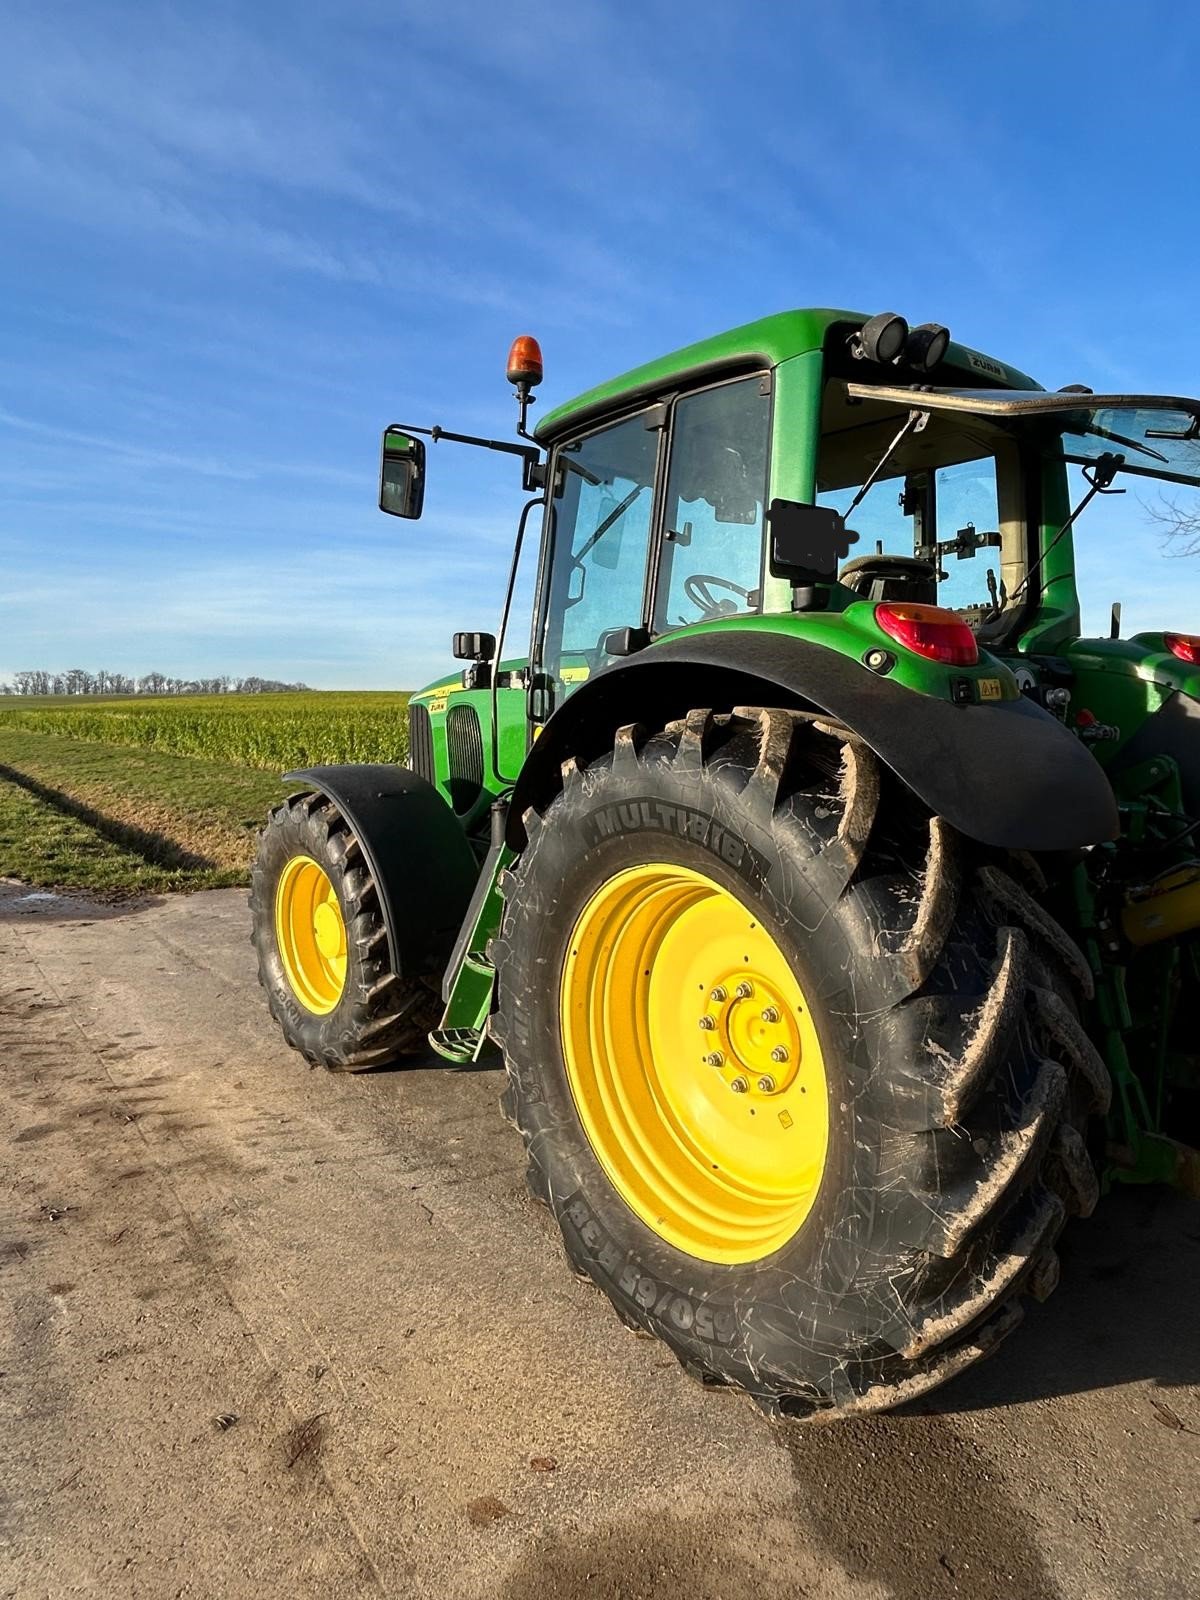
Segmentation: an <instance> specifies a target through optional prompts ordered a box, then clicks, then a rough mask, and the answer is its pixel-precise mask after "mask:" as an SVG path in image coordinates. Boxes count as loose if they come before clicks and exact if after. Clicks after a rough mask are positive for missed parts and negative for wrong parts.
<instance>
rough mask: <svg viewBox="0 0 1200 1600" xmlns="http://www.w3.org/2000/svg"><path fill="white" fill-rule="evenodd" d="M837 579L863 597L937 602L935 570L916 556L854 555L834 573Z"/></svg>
mask: <svg viewBox="0 0 1200 1600" xmlns="http://www.w3.org/2000/svg"><path fill="white" fill-rule="evenodd" d="M838 581H839V582H840V583H844V584H845V585H846V587H847V589H853V590H854V592H855V594H860V595H862V597H863V599H864V600H911V601H914V602H916V603H919V604H921V605H928V606H935V605H937V586H938V580H937V569H936V567H934V565H933V563H932V562H931V561H922V560H920V559H919V558H918V557H917V556H888V555H874V556H855V558H854V560H853V561H847V562H846V564H845V566H844V567H843V568H842V570H841V571H840V572H839V573H838Z"/></svg>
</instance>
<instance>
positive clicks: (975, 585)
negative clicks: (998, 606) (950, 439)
mask: <svg viewBox="0 0 1200 1600" xmlns="http://www.w3.org/2000/svg"><path fill="white" fill-rule="evenodd" d="M936 477H937V501H936V504H937V538H938V604H939V605H941V606H951V607H955V608H958V609H960V610H965V609H967V608H968V607H971V606H980V605H985V604H987V602H988V599H989V589H990V585H989V583H988V581H987V573H988V569H991V573H992V579H993V581H997V580H998V575H999V571H1000V548H999V547H1000V505H999V494H998V491H997V487H996V458H995V456H981V457H980V458H979V460H978V461H960V462H958V463H956V464H955V465H954V466H951V467H938V469H937V474H936Z"/></svg>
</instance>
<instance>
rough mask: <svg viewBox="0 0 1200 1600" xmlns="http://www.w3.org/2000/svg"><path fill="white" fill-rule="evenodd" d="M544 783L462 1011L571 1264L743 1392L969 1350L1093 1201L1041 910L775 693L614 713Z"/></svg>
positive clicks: (1065, 993)
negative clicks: (474, 1001)
mask: <svg viewBox="0 0 1200 1600" xmlns="http://www.w3.org/2000/svg"><path fill="white" fill-rule="evenodd" d="M563 777H564V783H563V789H562V791H561V793H560V794H559V795H558V796H557V797H556V798H555V799H554V800H553V802H552V803H551V804H550V805H549V806H548V808H547V810H546V813H545V815H544V816H539V815H537V814H536V813H534V812H530V813H527V815H526V818H525V822H526V828H527V832H528V835H529V844H528V847H527V849H526V851H525V853H524V855H523V856H522V857H521V859H520V862H519V863H518V865H517V868H516V869H515V871H514V872H512V873H511V874H509V875H507V876H506V878H505V879H504V881H503V888H504V893H505V898H506V911H505V917H504V922H503V925H502V930H501V935H500V937H499V939H498V940H497V941H496V943H495V946H494V950H493V955H494V958H495V962H496V968H497V987H498V1009H497V1012H496V1015H495V1016H494V1018H493V1033H494V1035H495V1036H496V1038H497V1040H498V1042H499V1043H500V1044H501V1046H502V1048H503V1050H504V1053H505V1058H506V1066H507V1070H508V1077H509V1083H508V1088H507V1090H506V1094H505V1109H506V1110H507V1112H508V1114H509V1115H510V1117H511V1118H512V1120H513V1121H514V1122H515V1123H516V1125H517V1127H518V1128H519V1130H520V1132H521V1133H522V1135H523V1137H524V1139H525V1143H526V1147H527V1152H528V1162H529V1169H528V1176H529V1183H530V1187H531V1189H532V1191H533V1192H534V1193H535V1194H536V1195H538V1196H539V1197H540V1198H541V1199H543V1200H545V1201H546V1203H547V1204H549V1206H550V1207H551V1209H552V1210H553V1212H554V1215H555V1217H556V1218H557V1221H558V1223H559V1226H560V1228H561V1230H562V1235H563V1240H564V1243H565V1246H566V1250H567V1254H568V1257H569V1258H570V1260H571V1262H572V1265H573V1266H574V1267H575V1269H576V1270H577V1271H579V1272H580V1273H582V1274H585V1275H587V1276H588V1277H590V1278H592V1279H593V1280H594V1281H595V1282H596V1283H597V1284H598V1285H599V1286H600V1288H601V1289H603V1291H604V1292H605V1294H607V1295H608V1297H609V1299H610V1300H611V1301H612V1303H613V1305H614V1306H615V1308H616V1310H617V1312H618V1314H619V1315H620V1317H621V1318H622V1320H623V1321H624V1322H625V1323H626V1324H627V1326H630V1327H633V1328H639V1329H642V1330H645V1331H648V1332H650V1333H652V1334H654V1335H656V1336H658V1337H659V1338H661V1339H662V1340H663V1341H664V1342H665V1343H667V1344H668V1345H669V1346H670V1347H671V1349H672V1350H673V1351H674V1352H675V1353H676V1355H677V1356H678V1357H679V1359H680V1360H681V1362H683V1364H684V1365H685V1367H686V1368H687V1369H688V1370H689V1371H691V1372H692V1373H693V1374H694V1375H695V1376H697V1377H699V1378H701V1379H703V1380H704V1381H706V1382H709V1383H716V1384H735V1385H738V1386H740V1387H742V1388H743V1389H746V1390H748V1391H749V1392H750V1393H751V1394H752V1396H753V1397H754V1398H755V1400H756V1401H757V1402H758V1403H759V1404H760V1405H761V1406H762V1407H763V1408H764V1409H765V1410H767V1411H768V1412H769V1413H771V1414H772V1415H776V1416H779V1415H797V1416H800V1415H820V1416H826V1417H827V1416H832V1415H836V1414H845V1413H850V1412H856V1411H858V1412H861V1411H871V1410H882V1409H887V1408H889V1407H891V1406H894V1405H897V1404H899V1403H901V1402H902V1401H904V1400H907V1399H910V1398H912V1397H914V1396H915V1395H917V1394H920V1393H922V1392H924V1391H926V1390H928V1389H931V1388H933V1387H935V1386H936V1385H937V1384H940V1383H942V1382H944V1381H945V1380H946V1379H947V1378H949V1377H952V1376H953V1375H954V1374H955V1373H956V1372H958V1371H960V1370H961V1369H962V1368H963V1367H965V1366H967V1365H969V1364H970V1363H971V1362H973V1361H974V1360H976V1359H978V1358H979V1357H980V1356H982V1355H984V1354H986V1353H987V1352H988V1351H990V1350H991V1349H992V1348H993V1347H994V1346H995V1345H996V1344H997V1343H998V1342H999V1340H1000V1339H1001V1338H1002V1337H1004V1335H1005V1334H1006V1333H1007V1332H1009V1331H1010V1329H1011V1328H1012V1327H1013V1326H1014V1325H1015V1323H1016V1322H1017V1321H1018V1320H1019V1319H1020V1315H1021V1310H1020V1304H1019V1299H1020V1296H1021V1294H1022V1293H1023V1292H1024V1291H1026V1290H1028V1291H1030V1292H1033V1293H1035V1294H1037V1295H1043V1294H1045V1293H1048V1292H1049V1290H1050V1289H1051V1288H1052V1287H1053V1284H1054V1282H1055V1280H1056V1276H1057V1257H1056V1255H1055V1252H1054V1243H1055V1240H1056V1238H1057V1235H1058V1233H1059V1231H1060V1230H1061V1228H1062V1226H1063V1223H1064V1221H1065V1220H1066V1217H1067V1215H1068V1213H1069V1212H1076V1213H1086V1212H1087V1211H1088V1210H1090V1208H1091V1206H1092V1205H1093V1204H1094V1202H1095V1195H1096V1179H1095V1173H1094V1171H1093V1169H1092V1167H1091V1163H1090V1161H1089V1159H1088V1156H1087V1152H1086V1149H1085V1146H1084V1141H1083V1137H1082V1132H1083V1129H1084V1127H1085V1125H1086V1120H1087V1116H1088V1114H1089V1113H1091V1112H1093V1111H1096V1110H1101V1109H1103V1108H1104V1107H1105V1105H1106V1103H1107V1094H1108V1085H1107V1078H1106V1074H1105V1071H1104V1068H1103V1065H1102V1063H1101V1062H1100V1060H1099V1057H1098V1056H1097V1054H1096V1052H1095V1050H1094V1049H1093V1047H1092V1046H1091V1045H1090V1043H1089V1042H1088V1040H1087V1038H1086V1035H1084V1033H1083V1031H1082V1029H1081V1028H1080V1027H1079V1024H1078V1023H1077V1021H1076V1020H1075V1017H1076V1012H1075V992H1078V993H1080V994H1086V992H1087V990H1088V987H1089V985H1090V975H1089V973H1088V969H1087V966H1086V962H1085V961H1084V959H1083V957H1082V956H1081V955H1080V953H1079V951H1078V950H1077V949H1076V947H1075V946H1074V945H1073V944H1072V942H1071V940H1070V939H1069V937H1068V936H1067V934H1066V933H1065V932H1064V931H1063V930H1062V929H1061V928H1059V927H1058V925H1057V924H1054V923H1052V922H1051V921H1050V919H1049V918H1048V917H1046V915H1045V913H1044V912H1042V911H1041V909H1040V907H1038V906H1037V905H1036V903H1035V902H1034V901H1033V900H1032V899H1031V898H1030V896H1029V895H1028V894H1027V893H1026V891H1025V890H1023V889H1022V888H1021V887H1019V885H1018V883H1017V882H1016V881H1015V880H1014V879H1013V878H1012V877H1011V876H1010V875H1009V873H1008V872H1007V871H1006V870H1005V866H1004V865H1003V864H1001V863H1000V862H998V861H997V860H996V859H995V858H994V855H989V854H988V853H986V852H984V851H982V850H980V849H979V848H978V847H975V846H973V845H971V844H970V843H969V841H967V840H965V839H963V838H962V837H961V836H960V835H958V834H956V833H955V832H954V831H953V830H952V829H951V828H949V826H948V825H947V824H945V823H944V822H943V821H941V820H940V819H938V818H932V819H931V818H930V817H929V816H928V813H927V812H925V811H924V810H923V809H922V808H921V807H920V806H919V804H918V803H917V802H916V801H915V800H914V798H913V797H912V796H911V794H910V793H909V792H908V791H906V790H904V789H903V788H902V787H901V786H900V785H899V783H898V782H897V781H896V780H894V779H893V778H892V776H891V774H889V773H888V772H887V771H886V770H884V769H881V767H880V766H879V764H878V763H877V762H876V760H875V758H874V757H873V756H872V754H871V752H870V751H869V750H868V749H867V748H866V747H865V746H864V745H862V744H861V743H860V742H859V741H857V740H855V739H854V738H853V736H852V735H849V734H848V733H846V732H845V730H834V729H830V728H828V727H823V726H822V725H821V724H819V723H816V722H814V721H813V720H812V719H811V718H807V717H804V716H802V715H801V714H799V713H793V712H785V711H773V710H768V711H739V712H736V713H735V714H734V715H733V716H719V717H714V716H713V715H712V714H711V713H708V712H704V711H697V712H693V713H691V714H690V715H689V716H688V718H687V719H686V720H685V721H683V722H680V723H676V724H672V725H671V726H670V727H669V728H667V729H666V730H665V731H664V732H663V733H661V734H657V735H653V736H647V734H646V733H645V732H644V731H643V730H642V729H640V728H632V727H631V728H624V729H622V730H621V731H620V733H619V734H618V735H617V739H616V745H615V748H614V750H613V752H612V755H611V756H609V757H605V758H604V759H602V760H600V761H598V762H596V763H594V764H593V765H592V766H590V767H589V768H588V769H587V770H586V771H580V770H579V769H578V768H577V767H576V766H575V764H574V763H573V762H568V763H566V765H565V766H564V769H563ZM672 884H674V885H675V887H674V888H672ZM706 904H707V905H709V912H707V913H706V912H705V911H704V909H703V908H704V906H705V905H706ZM717 908H723V909H721V910H720V911H719V912H718V909H717ZM722 918H724V919H725V921H722ZM739 919H740V920H739ZM726 935H728V938H727V937H726ZM755 940H758V941H759V942H758V943H755ZM739 941H741V942H739ZM772 951H773V952H774V953H775V956H777V957H778V964H773V962H774V961H775V956H773V955H772V953H771V952H772ZM709 956H711V958H712V959H711V961H710V960H709ZM706 963H707V965H706ZM780 964H781V965H780ZM739 965H740V966H742V967H743V968H744V970H746V971H747V972H752V973H753V974H754V977H753V979H752V980H751V982H750V985H749V990H748V992H747V994H746V997H745V1001H744V1002H740V1003H744V1004H745V1005H746V1006H747V1007H749V1008H750V1009H749V1010H748V1011H747V1013H746V1017H747V1018H749V1021H747V1020H746V1018H743V1019H741V1020H739V1018H738V1015H737V1014H736V1012H735V1011H734V1010H733V1009H732V1005H733V1002H732V1000H731V998H730V997H731V995H732V994H733V992H734V990H735V988H736V985H734V984H732V983H731V979H732V978H733V977H735V976H736V969H737V968H738V967H739ZM710 967H711V970H709V968H710ZM727 968H728V969H729V970H728V971H726V969H727ZM763 978H766V979H768V980H769V981H768V985H767V987H768V988H770V990H771V992H770V993H769V994H766V1001H767V1003H766V1005H765V1006H760V1004H759V1001H760V999H761V998H762V994H763V993H764V992H765V991H761V989H760V980H761V979H763ZM714 996H715V998H714ZM689 1008H690V1010H689ZM692 1012H694V1013H695V1015H694V1016H692V1015H691V1013H692ZM705 1017H709V1018H711V1022H706V1021H704V1020H703V1019H704V1018H705ZM763 1019H767V1020H763ZM806 1030H807V1031H806ZM712 1041H717V1042H718V1044H719V1045H720V1048H717V1047H716V1046H715V1045H714V1046H712V1047H711V1048H710V1045H712ZM781 1051H782V1055H779V1054H773V1052H776V1053H777V1052H781ZM717 1056H720V1057H721V1058H722V1059H721V1060H720V1061H717V1060H716V1059H715V1058H716V1057H717ZM771 1062H777V1063H778V1069H777V1072H776V1073H775V1074H773V1073H772V1072H771V1070H770V1068H769V1066H768V1063H771ZM793 1069H794V1070H793ZM784 1079H786V1082H784V1081H783V1080H784ZM737 1080H740V1084H739V1082H738V1081H737ZM718 1085H720V1088H719V1090H718V1088H717V1086H718ZM681 1152H682V1154H681Z"/></svg>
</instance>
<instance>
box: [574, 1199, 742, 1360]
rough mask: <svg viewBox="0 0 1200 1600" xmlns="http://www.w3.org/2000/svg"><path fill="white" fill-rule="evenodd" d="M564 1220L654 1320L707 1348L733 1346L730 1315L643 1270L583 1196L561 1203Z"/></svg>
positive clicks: (624, 1292) (734, 1327) (610, 1278)
mask: <svg viewBox="0 0 1200 1600" xmlns="http://www.w3.org/2000/svg"><path fill="white" fill-rule="evenodd" d="M562 1219H563V1221H564V1222H566V1223H569V1224H570V1225H571V1227H572V1228H573V1229H574V1231H575V1233H576V1235H577V1236H578V1238H579V1240H580V1242H581V1243H582V1244H583V1245H584V1247H585V1253H586V1255H587V1256H588V1257H589V1258H590V1259H591V1260H592V1261H593V1262H594V1263H595V1265H596V1266H597V1267H598V1268H599V1269H600V1271H601V1272H602V1273H603V1275H604V1277H606V1278H607V1279H608V1281H609V1282H610V1283H611V1284H612V1285H613V1287H614V1288H615V1289H617V1290H618V1291H619V1292H620V1293H621V1294H622V1295H624V1296H626V1297H627V1298H628V1299H630V1300H632V1301H634V1303H635V1304H636V1305H638V1306H639V1307H640V1308H641V1309H642V1310H643V1311H645V1312H646V1313H648V1315H650V1316H652V1317H653V1318H654V1319H655V1320H656V1321H657V1322H659V1323H662V1324H665V1325H666V1326H668V1327H670V1328H672V1329H674V1331H675V1332H677V1333H694V1334H696V1336H697V1337H698V1338H700V1339H703V1340H705V1341H706V1342H707V1343H708V1344H725V1345H728V1344H732V1343H733V1339H734V1335H735V1333H736V1331H737V1324H736V1321H735V1319H734V1316H733V1313H732V1312H731V1311H723V1310H716V1309H714V1308H713V1307H712V1306H710V1305H708V1304H706V1303H705V1302H704V1301H703V1300H697V1299H695V1297H694V1296H692V1295H690V1294H685V1293H684V1292H683V1290H682V1289H677V1288H676V1287H675V1286H674V1284H670V1283H663V1282H662V1281H661V1279H659V1278H656V1277H654V1276H653V1275H652V1274H651V1273H649V1272H647V1271H646V1269H645V1267H644V1266H643V1265H642V1264H641V1262H640V1261H638V1260H636V1259H635V1258H634V1257H633V1256H631V1255H629V1254H628V1252H626V1251H623V1250H621V1249H620V1248H619V1246H618V1245H616V1244H615V1243H614V1242H613V1239H612V1237H611V1235H610V1234H609V1233H608V1232H607V1231H606V1230H605V1228H604V1227H603V1225H602V1224H601V1223H600V1221H599V1219H598V1218H597V1216H596V1214H595V1212H594V1211H593V1210H592V1208H591V1207H590V1206H589V1205H588V1203H587V1201H586V1200H585V1199H584V1198H583V1195H582V1194H578V1193H577V1194H574V1195H572V1196H571V1198H570V1199H569V1200H568V1201H567V1202H566V1203H565V1205H564V1206H563V1211H562Z"/></svg>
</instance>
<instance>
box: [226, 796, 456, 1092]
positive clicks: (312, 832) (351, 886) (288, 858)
mask: <svg viewBox="0 0 1200 1600" xmlns="http://www.w3.org/2000/svg"><path fill="white" fill-rule="evenodd" d="M250 909H251V913H252V917H253V928H252V932H251V936H250V937H251V943H252V944H253V945H254V948H255V951H256V952H257V955H258V981H259V983H260V984H261V985H262V987H263V989H264V991H265V992H266V996H267V1004H268V1006H269V1007H270V1011H271V1015H272V1016H273V1017H274V1018H275V1020H276V1022H278V1024H279V1026H280V1028H281V1029H282V1030H283V1035H284V1038H285V1039H286V1040H287V1042H288V1043H289V1044H290V1045H291V1046H292V1048H293V1049H294V1050H299V1051H300V1053H301V1055H303V1056H304V1058H305V1060H306V1061H308V1062H309V1063H310V1064H311V1065H312V1066H320V1067H326V1068H328V1070H329V1071H331V1072H363V1071H365V1070H366V1069H367V1068H369V1067H378V1066H384V1065H386V1064H387V1063H388V1062H391V1061H395V1060H396V1059H397V1058H398V1057H400V1056H403V1055H405V1054H407V1053H409V1052H412V1051H415V1050H420V1049H421V1048H422V1047H423V1046H424V1044H425V1040H426V1036H427V1034H428V1032H429V1029H430V1028H432V1027H434V1026H435V1025H436V1023H437V1019H438V1016H439V1014H440V1006H439V1004H438V997H437V994H436V992H435V991H434V990H433V989H432V988H431V987H430V986H429V985H428V984H427V983H426V982H425V981H424V980H423V979H421V978H403V977H401V976H399V975H398V974H397V973H396V972H394V971H393V969H392V966H391V961H390V957H389V952H388V938H387V929H386V928H385V927H384V922H383V917H382V915H381V912H380V906H379V895H378V892H377V890H376V887H375V881H374V879H373V878H372V876H371V873H370V871H369V869H368V867H367V864H366V861H365V859H364V856H363V852H362V848H361V846H360V845H359V842H358V840H357V839H356V838H355V836H354V833H353V830H352V829H351V828H350V826H349V824H348V823H347V822H346V819H345V818H344V817H343V816H342V814H341V812H340V811H339V810H338V809H337V807H336V806H335V805H334V804H333V803H332V801H330V800H328V799H327V798H326V797H325V796H324V795H321V794H300V795H293V796H291V798H290V799H288V800H287V801H285V802H284V804H283V805H281V806H279V807H277V808H276V809H275V810H274V811H273V812H272V813H271V815H270V817H269V818H268V819H267V825H266V827H265V828H264V829H263V831H262V833H261V835H260V837H259V844H258V855H257V858H256V860H255V862H254V867H253V869H252V872H251V878H250Z"/></svg>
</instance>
